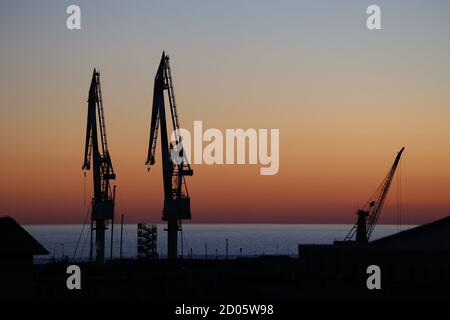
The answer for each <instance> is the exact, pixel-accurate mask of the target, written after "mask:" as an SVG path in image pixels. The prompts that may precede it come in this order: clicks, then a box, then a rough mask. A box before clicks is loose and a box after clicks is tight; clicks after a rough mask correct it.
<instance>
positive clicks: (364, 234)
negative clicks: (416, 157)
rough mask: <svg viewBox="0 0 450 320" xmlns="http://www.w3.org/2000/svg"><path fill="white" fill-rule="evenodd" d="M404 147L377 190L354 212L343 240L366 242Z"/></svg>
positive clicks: (375, 222) (378, 214)
mask: <svg viewBox="0 0 450 320" xmlns="http://www.w3.org/2000/svg"><path fill="white" fill-rule="evenodd" d="M404 150H405V148H404V147H403V148H402V149H401V150H400V151H399V152H398V154H397V156H396V157H395V160H394V163H393V164H392V167H391V169H390V170H389V172H388V174H387V175H386V177H385V178H384V180H383V182H382V183H381V185H380V186H379V187H378V189H377V191H376V192H375V194H374V195H373V197H372V198H371V199H370V200H369V201H368V202H367V203H366V205H365V207H364V208H362V209H360V210H358V211H357V212H356V214H357V216H358V220H357V222H356V223H355V225H354V226H353V228H352V229H350V231H349V233H348V234H347V236H346V237H345V239H344V242H349V241H354V242H357V243H367V242H368V241H369V239H370V237H371V235H372V232H373V230H374V228H375V226H376V224H377V222H378V218H379V217H380V214H381V211H382V209H383V205H384V202H385V200H386V197H387V195H388V193H389V188H390V186H391V183H392V179H393V178H394V175H395V171H396V170H397V166H398V164H399V162H400V158H401V156H402V153H403V151H404Z"/></svg>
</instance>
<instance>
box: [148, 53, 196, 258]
mask: <svg viewBox="0 0 450 320" xmlns="http://www.w3.org/2000/svg"><path fill="white" fill-rule="evenodd" d="M165 91H166V92H167V96H168V101H169V107H170V115H171V120H172V121H171V122H172V127H173V130H174V131H173V132H174V139H175V141H173V142H171V141H169V138H168V135H167V134H168V131H167V122H166V109H165V102H164V92H165ZM150 126H151V128H150V142H149V148H148V155H147V161H146V165H148V167H149V168H150V167H151V166H152V165H154V164H155V162H156V160H155V153H156V142H157V140H158V130H159V129H160V131H161V160H162V170H163V186H164V207H163V212H162V220H163V221H167V232H168V234H167V255H168V258H169V259H176V258H177V249H178V232H179V231H181V220H183V219H185V220H190V219H191V209H190V197H189V193H188V190H187V186H186V181H185V176H192V175H193V170H192V169H191V167H190V165H189V163H188V162H187V160H186V157H185V155H184V153H183V146H182V141H181V137H180V136H179V128H180V127H179V120H178V114H177V107H176V103H175V94H174V90H173V82H172V74H171V69H170V64H169V57H168V56H167V55H166V54H165V53H164V52H163V54H162V57H161V61H160V63H159V67H158V71H157V72H156V76H155V81H154V88H153V106H152V115H151V124H150Z"/></svg>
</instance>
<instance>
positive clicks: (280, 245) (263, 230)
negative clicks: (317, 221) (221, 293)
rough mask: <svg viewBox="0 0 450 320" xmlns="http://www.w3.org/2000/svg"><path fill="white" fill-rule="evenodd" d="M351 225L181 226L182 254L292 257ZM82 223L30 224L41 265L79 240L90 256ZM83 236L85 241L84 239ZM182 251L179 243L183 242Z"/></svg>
mask: <svg viewBox="0 0 450 320" xmlns="http://www.w3.org/2000/svg"><path fill="white" fill-rule="evenodd" d="M350 227H351V226H350V225H302V224H289V225H287V224H257V225H250V224H186V225H183V252H184V256H186V257H191V254H192V257H193V258H204V257H205V244H206V245H207V250H208V258H209V259H214V258H216V257H218V258H221V257H224V255H225V252H226V249H225V248H226V239H229V255H230V256H239V255H242V256H256V255H272V254H280V255H291V256H296V255H297V254H298V251H297V246H298V244H326V243H332V242H333V241H334V240H342V239H343V238H344V237H345V235H346V234H347V232H348V231H349V230H350ZM410 227H412V226H396V225H378V226H376V228H375V230H374V233H373V235H372V239H377V238H380V237H384V236H387V235H390V234H393V233H396V232H399V231H401V230H406V229H408V228H410ZM82 228H83V226H82V225H28V226H25V229H26V230H27V231H29V232H30V233H31V234H32V235H33V236H34V237H35V238H36V239H37V240H38V241H39V242H40V243H41V244H43V245H44V246H45V247H46V248H47V250H48V251H49V252H50V254H49V256H47V257H37V258H36V262H37V263H44V262H47V261H48V260H49V259H50V258H52V257H55V258H56V259H57V260H59V259H61V258H62V257H63V256H68V257H69V258H70V259H72V257H74V253H75V248H76V246H77V242H78V239H80V241H79V246H78V249H77V252H76V254H75V260H86V259H88V258H89V241H90V236H89V230H88V229H89V228H88V226H86V227H85V229H84V232H83V233H81V231H82ZM164 228H165V226H164V225H158V253H159V255H160V257H165V256H166V253H167V251H166V232H165V231H164ZM80 234H81V238H80ZM106 239H107V241H106V242H107V243H106V247H107V248H106V253H107V258H109V257H110V240H111V239H110V232H109V231H107V234H106ZM136 244H137V225H135V224H128V225H124V231H123V251H122V253H123V257H125V258H136V255H137V248H136ZM179 250H180V253H181V250H182V248H181V244H180V249H179ZM119 252H120V225H116V226H115V229H114V242H113V257H114V258H118V257H119Z"/></svg>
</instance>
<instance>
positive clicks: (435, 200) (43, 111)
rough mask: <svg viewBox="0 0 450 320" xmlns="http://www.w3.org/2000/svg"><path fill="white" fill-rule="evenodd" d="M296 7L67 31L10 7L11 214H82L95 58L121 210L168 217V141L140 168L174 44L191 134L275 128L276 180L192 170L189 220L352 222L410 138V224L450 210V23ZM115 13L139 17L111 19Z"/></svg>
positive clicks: (7, 209)
mask: <svg viewBox="0 0 450 320" xmlns="http://www.w3.org/2000/svg"><path fill="white" fill-rule="evenodd" d="M325 2H326V3H328V2H327V1H325ZM287 3H289V5H287V4H286V5H285V6H281V8H278V9H277V10H275V9H273V8H272V7H270V5H269V4H266V5H265V6H263V8H258V9H257V10H258V12H259V14H260V15H261V14H264V13H265V12H266V11H264V10H265V9H264V8H266V7H267V8H266V9H267V10H269V11H270V10H271V9H270V8H272V9H273V10H274V11H273V12H272V11H270V12H271V13H270V17H271V19H263V18H258V17H257V15H255V16H254V15H252V12H253V11H252V10H250V9H251V8H247V5H245V4H244V5H242V7H239V10H238V12H237V13H236V15H234V16H233V17H234V18H233V21H232V22H229V21H227V20H226V19H225V18H223V19H222V18H218V19H217V20H210V19H205V20H198V19H197V18H198V16H197V15H200V14H201V16H202V17H204V16H208V13H211V12H212V11H214V12H215V10H218V9H214V8H212V7H211V8H210V7H208V8H203V9H201V10H204V12H203V11H202V12H201V13H199V12H197V11H195V10H194V9H193V8H185V9H186V10H185V12H182V13H181V11H183V10H181V9H178V10H180V12H179V13H180V15H181V19H182V20H183V21H184V22H185V23H186V25H185V26H188V27H185V28H182V27H180V26H169V27H167V28H168V29H161V28H162V27H161V26H160V25H159V24H158V21H159V20H158V19H160V18H158V15H157V14H156V13H155V12H154V11H146V10H144V9H142V8H140V7H138V8H135V7H133V6H132V5H130V7H127V8H123V7H121V6H119V5H117V4H116V5H113V8H110V9H108V10H109V11H108V10H106V11H107V12H108V14H109V17H106V16H103V15H100V17H98V20H96V21H95V23H94V22H93V21H90V20H87V21H86V28H85V29H82V30H81V31H80V32H78V33H71V32H70V31H67V30H65V28H64V23H63V22H64V20H63V19H64V14H63V17H62V18H61V17H60V16H58V14H57V13H55V11H57V10H56V9H55V10H53V9H52V10H49V11H45V12H46V15H45V16H46V17H45V19H44V17H34V19H35V21H34V23H31V22H29V21H28V20H27V15H28V14H31V13H30V12H32V10H30V11H29V12H28V11H26V10H25V11H18V10H16V11H14V10H13V9H14V8H12V9H11V8H0V12H3V13H4V12H5V10H6V9H9V10H13V11H14V13H15V14H16V15H18V19H16V20H17V21H15V20H14V21H13V19H6V20H3V22H1V23H0V26H1V27H2V28H1V29H2V33H1V34H0V40H1V41H2V47H1V49H0V50H1V51H0V106H1V109H0V122H1V123H0V124H1V126H0V136H1V140H0V148H1V158H0V215H11V216H13V217H14V218H16V219H17V220H18V221H19V222H21V223H27V224H32V223H45V224H46V223H82V222H83V220H84V215H85V213H86V210H87V203H89V198H90V197H91V188H92V186H91V185H92V176H91V173H90V172H88V176H87V177H86V178H84V176H83V172H82V170H81V165H82V160H83V151H84V150H83V148H84V145H83V144H84V138H85V137H84V135H85V130H86V112H87V103H86V100H87V94H88V89H89V84H90V77H91V74H92V69H93V68H94V67H97V68H98V69H99V71H100V73H101V82H102V92H103V100H104V107H105V117H106V130H107V135H108V142H109V149H110V153H111V156H112V162H113V165H114V169H115V171H116V174H117V180H116V184H117V186H118V190H117V204H116V205H117V209H116V215H117V216H118V217H120V214H122V213H125V215H126V222H128V223H132V222H133V223H134V222H142V221H147V222H160V216H161V210H162V204H163V203H162V202H163V196H162V173H161V162H160V161H159V156H160V142H158V147H157V154H158V158H157V161H158V162H157V164H156V166H155V167H154V168H153V169H152V170H151V171H150V172H147V169H146V166H145V165H144V163H145V157H146V153H147V148H148V136H149V127H150V111H151V101H152V92H153V78H154V74H155V72H156V68H157V65H158V62H159V58H160V55H161V52H162V50H163V49H167V50H168V53H169V55H170V57H171V66H172V69H173V70H172V71H173V76H174V86H175V93H176V98H177V104H178V108H179V115H180V119H181V125H182V126H183V127H185V128H187V129H192V126H193V122H194V121H195V120H201V121H203V126H204V130H205V129H207V128H219V129H221V130H225V129H226V128H243V129H247V128H256V129H258V128H278V129H279V130H280V170H279V173H278V174H277V175H274V176H260V175H259V168H260V166H259V165H214V166H207V165H193V169H194V176H193V177H191V178H188V179H187V183H188V188H189V192H190V195H191V198H192V199H191V205H192V217H193V219H192V221H191V222H192V223H352V222H354V220H355V216H354V214H353V213H354V212H355V210H356V209H358V207H359V206H361V205H362V204H364V203H365V201H366V200H367V199H368V198H369V197H370V195H371V194H372V193H373V192H374V190H375V189H376V188H377V186H378V185H379V184H380V183H381V181H382V179H383V178H384V177H385V175H386V173H387V172H388V170H389V168H390V166H391V165H392V162H393V160H394V158H395V156H396V153H397V152H398V151H399V150H400V148H401V147H402V146H405V147H406V150H405V152H404V154H403V158H402V162H401V168H399V170H400V171H401V179H402V209H403V210H402V219H401V221H402V223H405V224H418V223H424V222H428V221H432V220H434V219H437V218H440V217H444V216H447V215H449V214H450V210H448V208H449V206H450V197H449V195H450V167H449V166H448V165H447V164H448V163H450V148H449V147H448V144H449V142H450V122H449V120H448V119H450V90H448V88H449V87H450V60H449V59H448V57H449V56H450V40H449V39H448V37H446V36H445V34H443V31H442V30H449V27H450V22H449V21H448V19H447V18H446V16H445V15H444V14H443V13H440V11H442V10H439V9H438V8H434V7H433V8H430V7H428V5H427V4H423V3H422V4H420V3H418V2H417V3H416V2H414V4H413V7H412V8H413V9H412V10H411V11H408V12H406V13H405V12H404V11H402V7H401V5H400V3H402V2H401V1H400V2H399V3H398V4H389V3H388V2H383V1H382V4H384V9H383V10H386V11H387V14H386V22H385V23H386V24H385V28H384V29H383V30H382V31H380V32H379V33H370V32H368V31H367V30H366V29H365V28H364V24H363V23H362V22H361V21H363V20H361V19H362V18H364V4H358V2H356V1H349V2H348V3H346V4H345V6H346V8H347V9H348V11H345V10H344V9H342V11H338V13H339V14H342V15H343V16H345V17H346V19H343V18H341V19H340V18H339V15H337V16H330V15H329V14H326V15H325V16H322V15H319V14H318V13H320V12H322V11H321V10H322V6H319V5H318V4H312V3H311V2H308V3H309V4H308V6H307V8H306V9H305V8H303V11H304V12H303V13H299V14H300V15H301V17H302V18H303V19H298V20H297V19H296V18H295V17H293V16H291V14H292V13H290V12H291V11H292V10H290V8H291V7H292V8H294V7H295V6H296V4H295V3H294V2H289V1H288V2H287ZM404 3H406V2H404ZM28 5H29V6H32V4H28ZM159 5H161V6H163V5H162V4H159ZM180 5H181V4H180ZM222 5H223V6H226V5H224V4H222ZM235 5H237V6H239V5H238V4H235ZM330 5H331V6H337V5H336V4H330ZM441 5H442V6H443V7H444V9H445V10H447V9H449V8H450V6H449V5H448V4H441ZM48 6H49V8H50V5H48ZM85 6H88V5H87V3H86V4H85ZM142 6H143V8H144V7H145V6H146V5H144V4H142ZM145 8H146V7H145ZM227 8H228V7H227ZM1 9H4V10H1ZM96 9H98V8H96V7H95V6H94V5H92V7H89V10H92V12H97V11H95V10H96ZM122 9H123V10H122ZM138 9H139V10H138ZM140 9H142V10H140ZM361 9H362V10H363V11H362V12H363V14H362V16H358V17H356V18H354V17H353V14H358V12H359V11H360V10H361ZM198 10H200V9H198ZM208 10H209V11H208ZM229 10H230V12H232V11H233V9H232V8H229ZM278 10H279V11H278ZM420 10H422V11H420ZM445 10H443V11H444V12H446V11H445ZM121 11H122V12H121ZM141 11H143V12H144V13H145V14H147V16H145V14H144V13H141ZM63 12H64V10H63ZM419 12H420V14H419ZM400 13H402V17H401V19H398V20H396V19H395V18H394V16H399V15H400ZM92 14H93V13H91V12H90V11H88V12H87V13H86V14H85V16H86V19H89V16H90V15H92ZM103 14H105V13H103ZM267 14H268V13H267ZM122 15H123V16H122ZM310 15H312V16H314V17H315V18H316V19H315V20H314V19H312V18H308V17H309V16H310ZM268 16H269V15H268ZM114 17H115V18H116V19H115V21H125V22H128V23H121V24H120V23H119V24H120V25H115V24H113V22H114ZM121 17H123V18H122V19H123V20H120V19H121ZM132 17H135V18H136V19H135V20H133V19H132ZM263 17H266V16H263ZM418 17H420V18H418ZM61 19H62V20H61ZM155 19H156V20H158V21H155ZM330 19H331V20H330ZM408 19H415V21H416V23H417V25H411V24H410V23H409V21H411V20H408ZM0 20H1V19H0ZM18 21H20V22H22V24H19V22H18ZM27 21H28V22H27ZM61 21H62V22H61ZM245 21H247V22H251V23H249V24H248V25H247V24H245V23H244V22H245ZM159 22H161V21H159ZM189 22H190V23H191V24H189ZM61 23H62V27H61V26H60V24H61ZM180 23H181V22H180ZM294 27H295V32H294V31H293V28H294ZM150 30H151V32H150ZM162 30H163V31H164V32H162ZM219 30H220V31H221V32H222V33H219ZM285 30H288V31H286V32H287V34H285V33H283V32H284V31H285ZM311 30H313V31H314V32H312V31H311ZM145 32H148V34H149V35H151V37H150V38H151V39H149V40H148V41H147V40H146V33H145ZM210 32H214V35H212V34H210ZM3 44H4V45H3ZM400 171H399V172H400ZM85 184H86V191H84V186H85ZM396 191H397V180H396V179H395V180H394V183H393V185H392V188H391V193H390V195H389V198H388V201H387V203H386V207H385V210H384V211H383V213H382V215H381V218H380V223H396V222H397V221H398V220H397V219H398V217H397V214H396V211H395V207H396V201H397V197H396Z"/></svg>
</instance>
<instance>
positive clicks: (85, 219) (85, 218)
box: [71, 207, 91, 261]
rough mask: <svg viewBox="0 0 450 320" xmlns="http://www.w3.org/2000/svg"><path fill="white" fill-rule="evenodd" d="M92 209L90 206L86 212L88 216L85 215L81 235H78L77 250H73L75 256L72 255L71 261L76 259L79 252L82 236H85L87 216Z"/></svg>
mask: <svg viewBox="0 0 450 320" xmlns="http://www.w3.org/2000/svg"><path fill="white" fill-rule="evenodd" d="M90 211H91V207H89V208H88V210H87V212H86V216H85V217H84V223H83V228H81V232H80V236H79V237H78V241H77V245H76V246H75V251H74V252H73V256H72V260H71V261H74V259H75V256H76V254H77V250H78V246H79V245H80V240H81V237H82V236H83V232H84V228H85V226H86V222H87V218H88V216H89V213H90Z"/></svg>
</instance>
